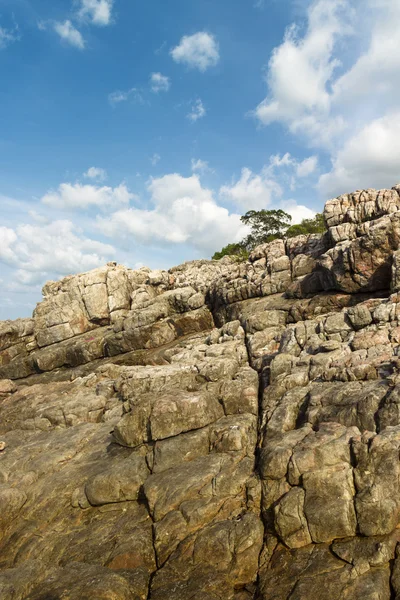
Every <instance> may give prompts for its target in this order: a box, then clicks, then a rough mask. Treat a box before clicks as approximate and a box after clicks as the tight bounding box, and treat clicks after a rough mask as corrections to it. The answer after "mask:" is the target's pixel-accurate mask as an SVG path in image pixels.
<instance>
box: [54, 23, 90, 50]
mask: <svg viewBox="0 0 400 600" xmlns="http://www.w3.org/2000/svg"><path fill="white" fill-rule="evenodd" d="M54 31H55V32H56V33H58V35H59V36H60V37H61V39H63V40H64V41H65V42H67V43H68V44H70V45H71V46H74V47H75V48H79V49H80V50H83V49H84V48H85V40H84V39H83V37H82V34H81V32H80V31H78V30H77V29H76V28H75V27H74V26H73V25H72V23H71V21H69V20H67V21H64V23H59V22H58V21H57V22H55V23H54Z"/></svg>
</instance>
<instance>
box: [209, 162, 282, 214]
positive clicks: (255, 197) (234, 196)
mask: <svg viewBox="0 0 400 600" xmlns="http://www.w3.org/2000/svg"><path fill="white" fill-rule="evenodd" d="M220 195H221V196H223V197H226V198H229V200H231V201H232V202H234V203H235V205H236V206H238V207H241V208H243V209H245V210H259V209H262V208H267V206H269V205H270V204H271V202H272V201H273V200H274V199H275V198H277V197H280V196H281V195H282V188H281V187H280V185H279V184H278V183H277V182H276V181H274V180H273V179H271V178H270V177H268V174H267V172H266V171H264V172H263V173H261V175H256V174H255V173H253V172H252V171H251V170H250V169H247V168H244V169H242V173H241V177H240V179H239V180H238V181H237V182H236V183H233V184H232V185H230V186H228V185H224V186H222V187H221V189H220Z"/></svg>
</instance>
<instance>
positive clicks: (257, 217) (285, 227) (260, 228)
mask: <svg viewBox="0 0 400 600" xmlns="http://www.w3.org/2000/svg"><path fill="white" fill-rule="evenodd" d="M240 220H241V221H242V223H244V224H245V225H248V226H249V227H250V229H251V233H249V235H248V236H247V237H245V239H244V240H242V241H241V242H239V243H237V244H228V245H227V246H225V247H224V248H222V250H221V251H220V252H215V254H214V256H213V259H214V260H219V259H221V258H222V257H223V256H236V257H237V259H238V260H246V259H247V258H248V256H249V253H250V252H251V251H252V250H253V249H254V248H255V247H256V246H259V245H260V244H265V243H267V242H272V241H273V240H276V239H279V238H283V237H295V236H296V235H308V234H310V233H324V231H326V226H325V222H324V218H323V216H322V214H321V213H317V214H316V215H315V217H314V218H313V219H303V220H302V222H301V223H299V224H298V225H290V222H291V220H292V217H291V216H290V215H289V214H288V213H286V212H285V211H283V210H249V211H248V212H247V213H246V214H245V215H243V217H241V218H240Z"/></svg>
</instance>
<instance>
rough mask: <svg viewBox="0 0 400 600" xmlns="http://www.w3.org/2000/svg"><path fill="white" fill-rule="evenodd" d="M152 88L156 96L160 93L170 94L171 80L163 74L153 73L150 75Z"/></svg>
mask: <svg viewBox="0 0 400 600" xmlns="http://www.w3.org/2000/svg"><path fill="white" fill-rule="evenodd" d="M150 86H151V90H152V91H153V92H154V93H155V94H158V92H168V90H169V88H170V87H171V80H170V78H169V77H167V76H166V75H162V74H161V73H152V74H151V75H150Z"/></svg>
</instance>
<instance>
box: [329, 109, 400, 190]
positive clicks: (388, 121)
mask: <svg viewBox="0 0 400 600" xmlns="http://www.w3.org/2000/svg"><path fill="white" fill-rule="evenodd" d="M332 162H333V164H332V170H331V171H330V172H329V173H325V174H323V175H322V176H321V177H320V179H319V189H320V191H321V193H322V194H323V195H324V196H325V197H331V196H336V195H338V194H343V193H345V192H350V191H353V190H355V189H363V188H367V187H376V188H381V187H391V186H392V185H394V184H396V183H398V182H400V112H396V113H392V114H389V115H386V116H385V117H382V118H379V119H375V120H374V121H372V122H371V123H368V124H367V125H365V127H363V128H362V129H361V130H360V131H358V132H356V133H355V134H354V135H353V136H352V137H350V138H349V139H348V140H347V141H346V142H345V143H344V145H343V146H342V147H341V148H340V149H339V151H338V152H337V153H336V154H335V155H334V156H333V161H332Z"/></svg>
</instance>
